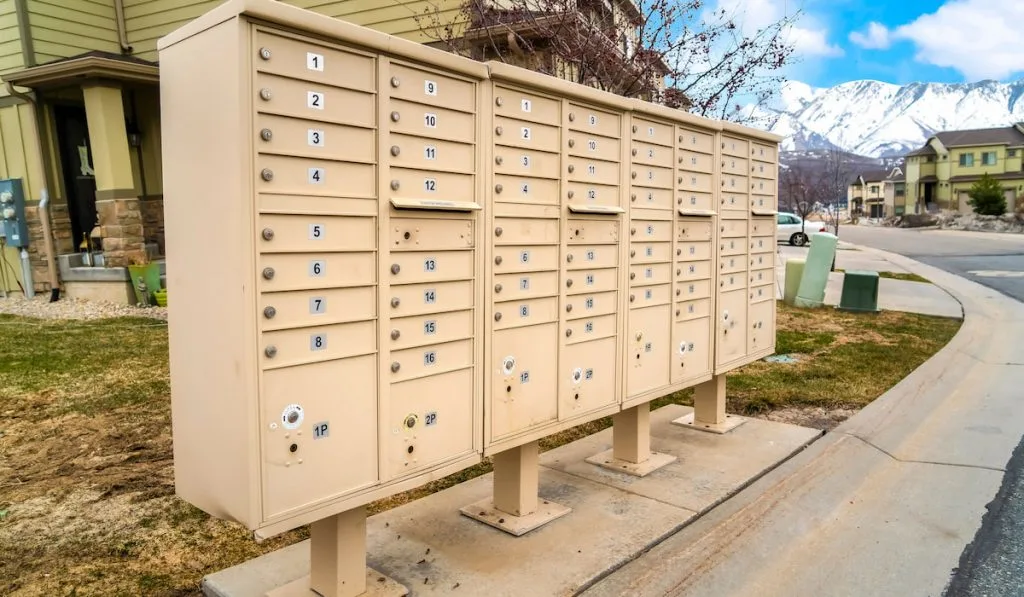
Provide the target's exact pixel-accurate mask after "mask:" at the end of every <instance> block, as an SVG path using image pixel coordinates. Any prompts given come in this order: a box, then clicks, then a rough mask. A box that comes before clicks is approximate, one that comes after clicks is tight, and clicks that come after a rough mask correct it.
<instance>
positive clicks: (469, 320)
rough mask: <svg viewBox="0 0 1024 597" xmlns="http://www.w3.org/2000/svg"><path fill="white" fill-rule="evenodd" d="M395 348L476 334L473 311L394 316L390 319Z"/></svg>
mask: <svg viewBox="0 0 1024 597" xmlns="http://www.w3.org/2000/svg"><path fill="white" fill-rule="evenodd" d="M387 325H388V327H387V329H388V337H389V338H390V341H389V342H390V343H389V344H388V346H389V347H390V348H391V350H401V349H403V348H412V347H414V346H424V345H427V344H440V343H442V342H451V341H453V340H463V339H465V338H472V337H473V311H451V312H448V313H428V314H426V315H419V316H416V317H393V318H391V320H390V321H388V324H387Z"/></svg>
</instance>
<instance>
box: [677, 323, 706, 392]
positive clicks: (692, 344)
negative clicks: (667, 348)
mask: <svg viewBox="0 0 1024 597" xmlns="http://www.w3.org/2000/svg"><path fill="white" fill-rule="evenodd" d="M711 338H712V336H711V319H710V318H703V319H693V320H687V321H680V322H677V323H676V324H675V325H674V326H673V334H672V349H673V350H672V383H674V384H675V383H680V382H682V381H685V380H687V379H694V378H697V377H701V376H704V375H707V374H708V373H710V371H711V347H712V339H711Z"/></svg>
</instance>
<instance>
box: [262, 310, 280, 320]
mask: <svg viewBox="0 0 1024 597" xmlns="http://www.w3.org/2000/svg"><path fill="white" fill-rule="evenodd" d="M275 315H277V309H275V308H273V307H264V309H263V316H264V317H266V318H267V319H273V318H274V316H275Z"/></svg>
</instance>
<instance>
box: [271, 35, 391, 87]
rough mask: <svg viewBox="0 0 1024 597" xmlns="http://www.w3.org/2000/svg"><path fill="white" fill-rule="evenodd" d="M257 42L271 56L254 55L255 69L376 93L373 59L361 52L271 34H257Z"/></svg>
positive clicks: (374, 63)
mask: <svg viewBox="0 0 1024 597" xmlns="http://www.w3.org/2000/svg"><path fill="white" fill-rule="evenodd" d="M256 45H257V47H258V48H260V49H261V50H267V51H268V55H269V56H270V58H267V59H263V58H262V56H260V57H258V58H255V59H254V60H253V63H254V65H255V67H256V70H257V71H259V72H264V73H272V74H275V75H282V76H285V77H289V78H293V79H301V80H306V81H312V82H317V83H325V84H328V85H337V86H340V87H347V88H349V89H359V90H362V91H370V92H375V91H376V89H375V87H376V81H377V64H376V61H375V60H374V59H373V58H372V57H370V56H366V55H363V54H356V53H355V52H345V51H341V50H336V49H333V48H328V47H325V46H321V45H317V44H312V43H309V42H308V41H305V40H303V41H299V40H297V39H289V38H285V37H281V36H278V35H273V34H271V33H267V32H265V31H258V32H257V33H256Z"/></svg>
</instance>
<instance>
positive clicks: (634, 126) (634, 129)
mask: <svg viewBox="0 0 1024 597" xmlns="http://www.w3.org/2000/svg"><path fill="white" fill-rule="evenodd" d="M633 132H634V133H635V132H636V125H635V124H634V125H633Z"/></svg>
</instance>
